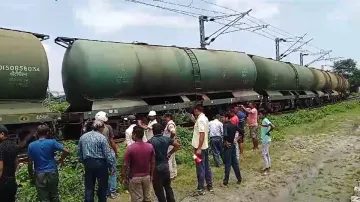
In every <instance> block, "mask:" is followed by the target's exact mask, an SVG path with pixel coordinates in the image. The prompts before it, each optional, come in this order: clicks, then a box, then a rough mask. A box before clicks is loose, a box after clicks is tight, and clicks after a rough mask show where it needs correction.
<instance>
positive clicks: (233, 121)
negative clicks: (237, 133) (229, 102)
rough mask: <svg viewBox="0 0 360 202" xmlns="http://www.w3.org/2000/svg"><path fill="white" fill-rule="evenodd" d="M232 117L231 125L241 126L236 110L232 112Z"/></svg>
mask: <svg viewBox="0 0 360 202" xmlns="http://www.w3.org/2000/svg"><path fill="white" fill-rule="evenodd" d="M230 116H231V119H230V123H232V124H234V125H235V126H238V125H239V118H238V117H237V116H236V113H235V110H234V109H231V110H230Z"/></svg>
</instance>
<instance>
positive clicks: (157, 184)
mask: <svg viewBox="0 0 360 202" xmlns="http://www.w3.org/2000/svg"><path fill="white" fill-rule="evenodd" d="M153 188H154V192H155V195H156V197H157V199H158V201H159V202H175V197H174V192H173V189H172V188H171V179H170V171H169V170H168V169H165V170H163V171H159V170H156V169H155V171H154V177H153ZM164 191H165V194H166V196H165V194H164Z"/></svg>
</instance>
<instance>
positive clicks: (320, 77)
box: [310, 68, 326, 90]
mask: <svg viewBox="0 0 360 202" xmlns="http://www.w3.org/2000/svg"><path fill="white" fill-rule="evenodd" d="M310 71H311V72H312V73H313V75H314V77H315V84H314V86H313V87H312V89H315V90H322V89H324V87H325V85H326V77H325V75H324V74H323V72H322V71H321V70H318V69H315V68H310Z"/></svg>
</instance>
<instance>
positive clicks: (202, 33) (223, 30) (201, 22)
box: [199, 9, 267, 48]
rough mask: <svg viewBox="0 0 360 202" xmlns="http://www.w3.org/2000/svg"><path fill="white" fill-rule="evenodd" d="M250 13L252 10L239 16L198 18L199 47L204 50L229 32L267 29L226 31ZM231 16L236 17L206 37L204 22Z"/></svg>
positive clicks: (256, 27)
mask: <svg viewBox="0 0 360 202" xmlns="http://www.w3.org/2000/svg"><path fill="white" fill-rule="evenodd" d="M251 11H252V9H250V10H248V11H246V12H244V13H240V14H236V15H226V16H217V17H211V18H209V17H208V16H203V15H201V16H199V30H200V47H201V48H206V46H208V45H210V43H212V42H214V41H215V39H216V38H217V37H219V36H220V35H222V34H226V33H231V32H235V31H240V30H249V29H256V30H259V29H262V28H265V27H267V26H254V27H245V28H239V27H237V28H238V29H236V30H231V31H227V30H228V29H229V28H231V27H233V26H235V25H236V23H237V22H238V21H239V20H240V19H242V18H243V17H245V16H246V15H248V14H249V13H250V12H251ZM232 16H237V17H236V18H235V19H234V20H231V21H230V22H229V23H228V24H224V26H223V27H222V28H220V29H219V30H217V31H216V32H214V33H213V34H211V35H210V36H208V37H206V35H205V22H209V21H215V20H217V19H222V18H226V17H232ZM214 35H216V36H215V37H213V36H214ZM210 37H212V38H211V39H210ZM209 39H210V40H209ZM208 40H209V42H207V41H208Z"/></svg>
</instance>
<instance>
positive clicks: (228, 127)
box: [223, 122, 238, 143]
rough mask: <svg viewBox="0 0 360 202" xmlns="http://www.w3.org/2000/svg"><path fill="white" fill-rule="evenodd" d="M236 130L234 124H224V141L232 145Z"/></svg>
mask: <svg viewBox="0 0 360 202" xmlns="http://www.w3.org/2000/svg"><path fill="white" fill-rule="evenodd" d="M237 131H238V128H237V126H236V125H235V124H233V123H231V122H226V123H224V137H223V138H224V140H225V141H227V142H229V143H234V139H235V135H236V132H237Z"/></svg>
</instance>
